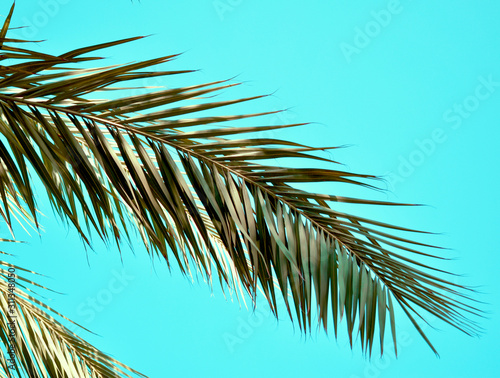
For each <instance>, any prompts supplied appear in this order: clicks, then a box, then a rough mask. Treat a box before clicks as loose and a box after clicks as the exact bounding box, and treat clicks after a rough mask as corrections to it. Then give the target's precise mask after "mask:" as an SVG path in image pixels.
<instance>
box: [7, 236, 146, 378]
mask: <svg viewBox="0 0 500 378" xmlns="http://www.w3.org/2000/svg"><path fill="white" fill-rule="evenodd" d="M2 240H3V241H12V240H4V239H2ZM19 272H23V273H24V274H26V273H34V272H31V271H28V270H26V269H23V268H21V267H19V266H16V265H13V264H8V263H6V262H4V261H0V311H1V316H0V340H1V341H2V344H3V345H4V348H0V359H1V362H0V372H2V373H3V374H4V375H3V376H6V377H9V378H11V377H20V378H21V377H44V378H49V377H50V378H52V377H89V378H90V377H102V378H109V377H117V378H118V377H120V378H125V377H130V378H132V377H145V376H144V375H142V374H140V373H138V372H137V371H135V370H133V369H131V368H129V367H128V366H126V365H123V364H122V363H120V362H119V361H117V360H115V359H113V358H112V357H110V356H108V355H106V354H105V353H102V352H101V351H99V350H98V349H97V348H95V347H93V346H92V345H91V344H89V343H88V342H86V341H85V340H83V339H82V338H81V337H79V336H77V335H76V334H75V333H73V332H71V331H70V330H69V329H68V328H66V326H64V325H63V324H62V323H61V321H60V320H58V319H61V318H62V319H65V320H67V321H69V319H67V318H66V317H64V316H63V315H61V314H59V313H58V312H56V311H55V310H53V309H52V308H50V307H49V306H47V305H45V304H43V302H41V301H39V300H38V299H36V297H35V296H33V295H30V294H28V293H29V292H32V290H31V289H30V286H35V287H39V288H42V289H46V288H45V287H43V286H41V285H39V284H37V283H36V282H33V281H31V280H29V279H27V278H25V277H24V276H23V275H21V274H19ZM56 318H57V319H56Z"/></svg>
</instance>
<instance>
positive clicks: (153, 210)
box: [0, 22, 479, 353]
mask: <svg viewBox="0 0 500 378" xmlns="http://www.w3.org/2000/svg"><path fill="white" fill-rule="evenodd" d="M7 28H8V22H6V23H5V25H4V27H3V29H2V35H0V37H1V39H0V43H1V45H2V55H1V57H2V59H3V60H5V61H6V60H9V61H12V64H10V65H8V66H7V65H5V66H2V67H1V68H0V78H1V79H0V114H1V119H0V133H1V134H2V135H3V140H0V162H1V164H0V167H1V168H0V180H1V183H2V185H1V186H0V193H1V191H3V190H5V188H15V189H17V190H18V191H19V192H20V194H21V195H22V196H23V198H24V199H25V200H26V204H27V207H28V209H29V211H30V212H31V214H32V215H33V217H34V218H35V222H36V217H35V208H36V207H35V204H34V203H33V201H32V200H31V199H32V197H33V190H32V185H31V181H30V173H29V172H31V171H33V172H34V173H36V174H37V175H38V177H39V178H40V179H41V181H42V182H43V184H44V185H45V188H46V190H47V193H48V194H49V197H50V200H51V203H52V205H53V206H54V208H55V209H56V210H57V212H58V213H59V214H60V215H61V216H62V217H63V218H66V219H68V220H69V221H70V222H71V223H73V225H74V226H75V227H76V228H77V230H78V231H79V233H80V235H81V237H82V238H83V240H84V241H85V242H86V243H89V244H90V242H89V239H88V237H87V235H86V233H85V232H84V230H83V229H82V225H81V220H82V219H84V220H85V223H86V226H87V228H88V229H89V230H90V229H94V230H96V231H97V232H98V234H99V236H100V237H101V238H103V239H104V240H109V238H110V237H113V238H114V239H115V240H116V242H119V241H120V240H121V237H122V235H123V234H122V231H121V228H122V229H123V230H125V231H124V233H125V235H126V236H127V237H128V231H127V230H128V228H127V221H126V219H128V217H129V214H133V218H134V219H135V221H136V224H137V225H138V227H139V229H140V230H141V233H142V234H143V236H144V240H145V242H146V244H147V245H149V247H150V248H151V251H155V252H156V253H158V254H161V255H162V256H163V257H164V258H165V260H166V261H167V262H168V263H169V264H170V259H171V258H172V257H173V258H174V259H175V260H176V261H177V264H178V265H179V267H180V268H181V270H182V271H183V272H184V273H188V272H189V269H190V266H192V265H194V266H195V267H196V269H197V270H199V271H200V272H202V273H203V274H204V275H205V276H206V277H207V279H208V280H210V279H211V277H212V275H213V273H212V271H213V270H215V273H216V274H217V275H218V278H219V280H220V282H221V285H222V286H223V287H224V286H226V285H227V286H229V287H233V288H235V289H237V288H238V287H239V288H240V289H241V288H242V289H243V290H244V291H245V292H247V293H248V294H249V295H250V296H251V297H252V298H255V295H256V293H257V289H258V288H259V289H260V290H262V292H263V293H264V295H265V297H266V299H267V300H268V302H269V305H270V307H271V309H272V311H273V312H274V313H275V314H276V315H277V308H276V296H277V295H279V292H281V295H283V296H284V299H285V303H286V306H287V310H288V312H289V314H290V317H292V318H293V316H292V309H293V310H294V313H295V315H294V316H295V317H296V320H297V321H298V324H299V325H300V327H301V328H302V329H304V330H308V329H311V327H312V323H311V318H312V314H313V311H312V306H313V302H314V301H315V302H316V305H317V307H318V313H319V319H318V320H319V321H320V322H321V323H322V324H323V326H324V328H325V330H326V329H327V323H328V318H329V315H328V314H331V315H330V316H332V317H333V326H334V331H335V334H336V333H337V325H338V322H339V320H341V319H342V318H343V317H344V316H345V317H346V323H347V329H348V334H349V338H350V341H351V344H352V340H353V336H355V335H356V334H359V335H360V339H361V345H362V348H363V349H364V350H369V351H370V353H371V350H372V344H373V341H374V339H375V330H376V328H377V327H378V334H379V338H380V342H381V345H383V339H384V332H385V325H386V318H387V317H388V318H389V320H388V321H389V323H390V327H391V329H392V335H393V340H394V346H396V335H395V313H394V304H395V303H398V304H399V305H400V306H401V308H402V309H403V311H404V312H405V313H406V315H407V316H408V317H409V318H410V320H411V321H412V322H413V324H414V325H415V327H416V328H417V330H418V331H419V332H420V334H421V335H422V337H424V339H425V340H426V342H427V343H428V344H429V346H430V347H431V348H432V349H433V350H434V352H436V350H435V349H434V347H433V346H432V344H431V343H430V341H429V340H428V339H427V336H426V335H425V334H424V332H423V331H422V330H421V328H420V327H419V325H418V323H417V321H416V317H422V316H421V315H420V314H419V313H418V312H417V311H419V310H425V311H427V312H428V313H430V314H432V315H434V316H436V317H438V318H440V319H441V320H443V321H444V322H447V323H449V324H451V325H453V326H454V327H456V328H458V329H460V330H462V331H464V332H466V333H468V334H475V333H476V332H477V330H478V327H477V325H476V324H475V323H474V322H472V321H471V320H470V319H469V318H468V317H467V314H476V315H477V314H479V310H477V309H476V308H475V307H474V306H472V304H471V300H470V298H469V297H468V295H466V294H465V293H466V291H468V290H470V289H469V288H467V287H464V286H462V285H458V284H455V283H453V282H451V281H450V280H447V279H444V278H442V275H443V273H445V272H443V271H441V270H439V269H436V268H434V267H432V266H430V265H428V264H427V265H426V264H423V263H421V262H419V261H418V260H417V259H416V258H414V257H412V256H411V255H414V256H416V257H417V258H418V256H425V257H435V258H439V259H442V257H439V256H434V255H432V254H430V253H426V252H424V251H423V249H425V248H431V247H432V246H429V245H427V244H424V243H420V242H418V241H415V240H412V239H410V238H406V237H401V236H397V235H396V233H399V232H411V231H412V230H410V229H407V228H404V227H399V226H395V225H390V224H386V223H382V222H377V221H375V220H371V219H365V218H362V217H359V216H355V215H351V214H346V213H343V212H341V211H339V210H336V209H335V207H334V206H333V207H332V203H335V202H346V203H352V204H374V205H384V206H388V205H396V204H395V203H390V202H379V201H371V200H361V199H356V198H346V197H338V196H335V195H324V194H315V193H308V192H306V191H304V190H299V189H297V188H295V187H293V186H292V185H291V184H296V183H318V182H334V183H348V184H351V185H358V186H364V187H370V188H371V187H373V186H372V185H370V184H368V181H367V180H373V179H376V178H375V177H373V176H371V175H365V174H356V173H350V172H345V171H340V170H333V169H319V168H312V169H305V168H285V167H281V166H270V165H264V164H259V163H258V162H260V161H262V160H263V161H266V160H269V159H282V158H300V159H307V160H309V161H311V160H320V161H327V162H331V160H329V159H326V158H324V157H320V156H317V155H315V154H314V152H315V151H318V150H325V149H326V148H312V147H309V146H305V145H302V144H299V143H294V142H290V141H286V140H280V139H275V138H241V136H240V134H248V133H258V132H261V131H267V130H276V129H280V128H287V127H293V126H302V125H303V124H295V125H279V126H245V127H241V126H240V127H238V126H225V127H224V126H223V124H224V123H225V122H229V121H236V120H239V119H245V118H252V119H253V118H255V117H258V116H262V115H266V114H270V113H271V112H267V113H258V114H245V115H229V116H210V115H208V116H203V115H200V116H198V117H197V118H184V117H185V116H186V115H189V114H190V113H199V112H206V111H213V110H214V109H216V108H220V107H227V106H229V105H233V104H237V103H242V102H246V101H251V100H255V99H258V98H260V97H263V96H254V97H248V98H242V99H237V100H230V101H215V102H207V101H206V100H200V98H201V97H202V96H205V95H209V94H213V93H216V92H220V91H221V90H223V89H226V88H229V87H231V86H233V85H235V84H228V83H227V82H226V81H219V82H212V83H207V84H200V85H195V86H189V87H180V88H172V89H164V90H158V91H148V92H147V93H145V94H139V95H134V96H126V92H125V91H123V90H122V92H120V90H117V91H116V92H117V93H118V94H117V95H116V97H115V98H113V99H105V100H96V99H92V98H91V96H90V95H95V94H96V93H100V92H102V91H104V90H106V92H105V93H110V91H109V90H111V89H113V85H115V84H121V83H123V82H128V81H130V80H137V79H144V78H150V77H157V76H168V75H178V74H182V73H187V72H190V71H162V70H159V69H157V70H155V71H153V70H151V71H145V69H147V68H151V67H155V68H156V67H157V66H158V65H161V64H162V63H165V62H168V61H170V60H172V59H173V58H174V57H176V55H170V56H165V57H160V58H157V59H151V60H147V61H143V62H137V63H130V64H124V65H119V66H113V67H99V68H91V69H90V68H75V65H76V64H78V63H82V62H89V61H92V60H95V59H97V58H95V57H88V56H87V54H88V53H92V52H94V51H97V50H101V49H104V48H108V47H112V46H115V45H118V44H123V43H129V42H132V41H134V40H137V39H139V38H140V37H139V38H129V39H125V40H121V41H116V42H110V43H104V44H100V45H95V46H88V47H84V48H80V49H76V50H73V51H70V52H68V53H65V54H62V55H58V56H53V55H50V54H43V53H39V52H35V51H31V50H28V49H25V48H21V47H15V46H17V45H18V44H20V43H21V42H23V41H18V40H10V39H9V38H7V37H6V32H7ZM120 93H122V94H121V96H120ZM92 97H95V96H92ZM187 101H191V103H190V104H189V105H185V103H186V102H187ZM203 114H205V113H203ZM221 124H222V125H221ZM5 211H7V210H5ZM414 232H417V231H414ZM433 271H434V272H437V273H433ZM289 296H290V297H291V298H292V301H291V303H290V302H289V300H288V297H289ZM457 298H458V299H457Z"/></svg>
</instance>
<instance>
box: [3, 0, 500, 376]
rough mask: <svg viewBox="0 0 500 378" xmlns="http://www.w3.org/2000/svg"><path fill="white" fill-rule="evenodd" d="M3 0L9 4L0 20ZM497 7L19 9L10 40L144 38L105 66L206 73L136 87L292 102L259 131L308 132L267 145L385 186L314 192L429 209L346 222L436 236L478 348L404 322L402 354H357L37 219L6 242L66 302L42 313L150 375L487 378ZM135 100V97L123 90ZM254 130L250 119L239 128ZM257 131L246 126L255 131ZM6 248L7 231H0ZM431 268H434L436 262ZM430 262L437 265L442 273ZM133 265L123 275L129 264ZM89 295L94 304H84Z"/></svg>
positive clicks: (494, 274)
mask: <svg viewBox="0 0 500 378" xmlns="http://www.w3.org/2000/svg"><path fill="white" fill-rule="evenodd" d="M9 6H10V2H7V1H4V2H2V7H1V8H0V13H1V14H3V15H6V13H7V12H8V7H9ZM499 19H500V5H499V4H498V3H497V2H494V1H481V2H478V1H475V2H473V1H460V2H456V1H451V0H442V1H440V2H438V3H435V2H434V3H431V2H427V3H424V2H417V1H403V0H401V1H399V2H398V1H375V2H370V3H369V4H368V3H367V2H361V1H334V2H326V1H318V0H316V1H314V0H313V1H309V2H307V3H306V2H287V1H274V2H268V1H262V0H254V1H245V0H221V1H208V0H207V1H194V0H184V1H182V2H177V1H168V2H166V1H159V0H157V1H152V0H142V1H141V2H140V3H139V2H137V1H135V2H129V1H126V0H120V1H118V0H113V1H111V0H108V1H106V2H104V1H97V0H86V1H77V0H60V1H57V0H52V1H49V0H47V1H43V0H41V1H27V0H18V1H17V2H16V11H15V15H14V19H13V26H27V28H25V29H19V30H14V31H13V33H12V34H11V36H18V37H21V38H27V39H37V40H42V39H43V40H47V41H46V42H43V43H39V44H38V46H37V47H36V48H37V49H39V50H42V51H44V52H51V53H63V52H65V51H66V50H69V49H72V48H76V47H80V46H86V45H90V44H95V43H101V42H107V41H110V40H115V39H120V38H125V37H130V36H137V35H149V34H152V36H150V37H148V38H146V39H143V40H140V41H138V42H134V43H133V44H130V45H126V46H122V47H118V48H114V49H110V50H106V51H105V53H104V54H105V55H106V56H107V57H108V58H109V60H108V61H107V62H104V63H103V64H106V63H108V64H113V63H124V62H130V61H134V60H135V61H137V60H143V59H147V58H152V57H156V56H159V55H169V54H172V53H181V52H184V54H183V55H182V56H181V57H179V58H178V59H177V60H175V61H174V62H172V63H171V64H169V65H168V66H167V68H171V69H201V70H200V71H199V72H196V73H192V74H188V75H183V76H179V77H176V78H172V77H169V78H166V79H161V80H144V81H143V82H141V83H138V85H140V86H158V85H162V86H180V85H182V86H185V85H192V84H197V83H201V82H210V81H216V80H221V79H227V78H231V77H233V76H235V75H238V77H237V78H236V79H235V80H236V81H243V82H244V84H243V85H241V86H239V87H237V88H233V89H230V90H226V91H224V93H223V94H221V95H220V96H219V97H218V98H220V99H226V98H236V97H239V96H252V95H258V94H272V95H271V96H269V97H266V98H264V99H261V100H258V101H254V102H252V103H247V104H242V105H239V106H234V107H233V108H231V109H229V108H227V109H223V110H221V114H222V113H231V114H238V113H243V112H256V111H268V110H277V109H289V110H287V111H286V112H284V113H282V114H281V115H279V116H269V117H267V118H262V119H259V120H256V122H257V123H258V124H259V125H266V124H277V123H287V122H292V123H295V122H308V121H310V122H314V123H313V124H312V125H310V126H308V128H304V127H302V128H297V129H293V130H291V129H287V130H286V131H277V132H275V133H274V134H273V133H269V134H267V135H273V136H276V137H282V138H287V139H292V140H298V141H301V142H304V143H307V144H310V145H314V146H333V145H336V146H337V145H339V146H340V145H350V147H349V148H345V149H341V150H334V151H333V152H331V156H333V157H334V158H335V159H336V160H339V161H341V162H342V163H345V164H346V167H345V168H346V169H347V170H350V171H354V172H363V173H370V174H375V175H383V176H385V178H386V179H387V182H386V184H383V187H384V188H387V191H386V192H384V193H377V192H369V191H366V190H361V189H358V188H349V187H347V188H346V187H335V186H327V185H323V184H322V185H316V186H314V187H313V188H311V190H315V191H324V192H329V193H334V194H338V193H340V194H344V195H351V196H362V197H363V198H375V199H382V200H384V199H385V200H392V201H400V202H411V203H423V204H427V205H430V206H428V207H418V208H399V209H385V208H377V207H357V208H354V209H353V210H352V211H353V212H356V213H358V214H363V215H366V216H370V217H373V218H377V219H380V220H385V221H389V222H392V223H396V224H400V225H404V226H409V227H413V228H417V229H425V230H429V231H435V232H440V233H442V234H441V235H438V236H430V237H419V240H421V241H429V242H431V243H434V244H439V245H441V246H446V247H448V248H450V251H443V254H444V255H446V256H448V257H452V258H454V260H453V261H448V262H446V263H439V266H440V267H444V268H445V269H447V270H450V271H453V272H456V273H463V274H464V275H463V276H461V277H458V278H457V281H456V282H458V283H461V284H465V285H475V286H479V288H478V290H480V291H481V293H482V294H478V295H477V296H476V298H477V299H479V300H481V301H484V302H487V305H484V306H483V307H482V308H483V309H484V310H486V311H487V312H488V314H487V316H488V319H485V320H480V324H481V325H482V327H483V328H484V334H483V335H482V337H480V338H470V337H467V336H466V335H464V334H462V333H460V332H459V331H457V330H454V329H452V328H451V327H448V326H445V325H444V324H442V323H441V322H439V321H432V320H431V325H432V326H433V327H436V329H437V330H433V329H431V328H430V327H427V329H426V331H427V332H428V336H429V337H430V338H431V340H432V341H433V343H434V345H435V346H436V348H437V349H438V351H439V352H440V355H441V357H440V358H436V357H435V356H434V354H433V353H432V351H431V350H430V349H429V348H428V347H427V345H426V344H425V342H424V341H423V339H421V337H420V336H419V335H418V333H417V332H416V331H415V330H414V329H413V327H412V325H411V324H410V323H409V322H408V321H407V320H406V319H405V318H404V314H401V313H398V315H400V316H399V319H398V334H399V337H400V340H399V358H398V359H397V360H396V359H395V358H394V355H393V352H392V347H390V345H388V347H387V348H386V349H387V351H388V352H387V354H386V355H385V357H384V358H382V359H380V358H379V357H378V355H379V349H377V348H375V350H374V356H373V358H372V360H371V361H370V360H368V359H366V358H365V357H363V356H362V354H361V350H360V347H359V344H357V345H356V347H355V348H354V350H353V351H351V349H350V348H349V345H348V339H347V337H346V334H345V332H341V334H340V336H339V339H338V341H335V339H334V338H333V335H330V336H326V335H325V334H324V332H323V331H322V330H318V331H317V332H316V331H314V332H313V334H312V336H304V335H302V334H301V333H300V331H299V330H298V328H296V327H295V328H294V326H293V325H292V323H291V322H290V320H289V319H288V318H287V316H286V314H285V313H284V312H282V319H281V320H280V321H279V322H276V320H274V319H273V317H272V316H271V315H270V313H269V310H268V308H267V307H266V304H265V303H264V302H263V301H262V300H258V301H257V310H256V312H255V313H253V312H252V310H251V309H246V308H245V307H244V306H243V305H242V307H241V308H240V305H239V304H238V303H237V302H236V301H233V302H231V301H229V300H226V299H225V298H224V295H223V293H222V292H221V290H220V288H219V287H217V286H214V290H213V292H212V291H211V290H210V289H209V287H208V286H207V285H206V284H205V283H204V282H203V281H201V280H200V282H198V281H196V280H194V282H191V280H190V279H186V278H185V277H183V276H182V275H181V274H180V272H179V271H178V269H175V268H174V269H173V270H172V272H171V273H170V272H169V271H168V269H167V267H166V265H165V264H164V263H163V262H162V261H159V260H158V259H155V260H154V261H153V263H151V258H149V257H148V256H147V254H146V252H145V249H144V247H142V246H141V242H140V240H137V241H136V242H135V245H134V251H135V252H134V253H133V252H132V251H131V249H130V248H129V247H128V246H127V245H124V246H123V253H122V257H123V264H122V262H121V260H120V254H119V253H118V250H117V248H116V247H110V248H106V247H105V246H104V245H103V244H102V243H100V242H99V241H98V239H97V238H94V240H95V252H92V251H88V252H86V251H85V248H84V247H83V245H82V243H81V242H80V240H79V238H78V236H77V235H76V232H75V231H74V230H73V229H72V228H68V227H66V226H65V225H64V224H63V222H60V221H59V220H56V218H55V216H54V215H53V213H52V210H51V209H50V206H49V204H48V202H47V201H46V197H45V195H44V194H43V192H42V191H41V190H39V204H40V207H41V209H42V212H43V213H44V214H45V215H46V218H44V219H43V222H42V223H43V226H44V227H45V231H44V232H43V235H42V237H41V238H39V237H38V236H36V235H35V234H34V233H33V232H32V233H31V235H32V236H31V237H30V236H28V235H26V234H25V233H24V232H23V231H22V230H21V229H20V228H19V227H18V229H19V231H18V232H17V233H16V237H17V238H18V239H20V240H26V241H29V245H15V246H13V245H10V244H5V245H3V246H2V247H3V250H4V251H6V252H11V253H16V254H17V258H16V259H15V260H12V261H14V262H15V263H17V264H19V265H21V266H24V267H27V268H31V269H33V270H36V271H38V272H40V273H43V274H46V275H48V276H49V277H50V278H48V279H45V280H42V281H41V282H43V283H45V284H46V285H48V286H50V287H51V288H52V289H54V290H57V291H61V292H64V293H65V294H66V295H64V296H61V295H56V294H48V295H47V296H48V297H50V298H51V300H50V302H49V303H50V305H51V306H53V307H54V308H56V309H57V310H59V311H61V312H63V313H64V314H65V315H67V316H68V317H70V318H71V319H73V320H74V321H76V322H78V323H80V324H81V325H83V326H84V327H87V328H89V329H91V330H92V331H94V332H95V333H97V334H98V335H99V336H92V335H89V334H87V333H85V332H83V331H78V333H79V334H80V335H81V336H84V337H85V338H86V339H87V340H89V341H91V342H93V343H94V344H95V345H96V346H98V347H99V348H101V349H102V350H103V351H106V352H109V353H111V354H112V355H113V356H114V357H115V358H117V359H119V360H120V361H122V362H124V363H126V364H129V365H130V366H132V367H134V368H136V369H137V370H139V371H141V372H143V373H145V374H147V375H149V376H151V377H181V376H182V377H256V376H259V377H285V376H287V377H303V376H305V377H333V376H335V377H349V378H357V377H401V376H405V377H424V376H425V377H443V376H446V377H497V376H499V374H500V373H499V372H498V371H499V365H500V363H499V359H498V338H499V336H500V332H499V331H500V327H499V326H498V324H499V319H498V311H499V309H500V304H499V295H498V288H499V284H500V282H499V274H498V267H499V266H500V258H499V243H498V241H497V238H498V235H499V231H500V226H499V224H500V223H499V215H498V214H499V213H500V199H499V198H500V197H499V196H498V189H499V184H500V173H499V171H500V170H499V168H498V167H499V163H500V159H499V153H498V144H499V141H500V131H499V130H500V123H499V121H500V119H499V118H500V117H499V113H498V107H499V105H500V49H499V46H500V45H499V42H500V22H499V21H498V20H499ZM131 92H132V91H131ZM247 123H248V121H247ZM249 123H251V121H250V122H249ZM0 226H1V227H0V230H1V231H2V237H8V236H9V235H8V231H7V228H6V226H5V225H0ZM433 263H435V262H433ZM436 264H437V263H436ZM123 269H125V271H123ZM92 301H95V308H93V307H92V306H93V305H92V304H91V303H92Z"/></svg>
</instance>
